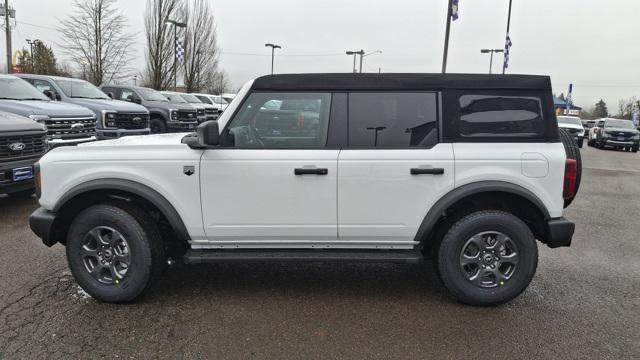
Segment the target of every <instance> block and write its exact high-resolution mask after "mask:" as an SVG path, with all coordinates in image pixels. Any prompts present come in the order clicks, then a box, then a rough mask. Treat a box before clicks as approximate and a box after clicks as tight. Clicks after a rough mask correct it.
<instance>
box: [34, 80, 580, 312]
mask: <svg viewBox="0 0 640 360" xmlns="http://www.w3.org/2000/svg"><path fill="white" fill-rule="evenodd" d="M266 104H270V105H269V106H266ZM274 104H277V105H274ZM567 136H568V135H567V134H566V133H563V132H562V131H559V130H558V124H557V120H556V118H555V115H554V112H553V102H552V95H551V83H550V79H549V78H548V77H544V76H524V75H508V76H489V75H462V74H457V75H450V74H447V75H441V74H381V75H380V74H304V75H272V76H265V77H261V78H258V79H256V80H254V81H251V82H249V83H248V84H246V85H245V86H244V87H243V88H242V90H241V91H240V93H239V94H238V96H237V97H236V98H235V100H234V101H233V102H232V103H231V104H230V106H229V108H228V109H227V110H226V111H225V112H224V113H223V114H222V116H221V117H220V119H219V120H218V121H208V122H205V123H203V124H201V125H200V126H199V127H198V129H197V132H196V133H191V134H186V133H185V134H161V135H151V136H139V137H135V136H133V137H125V138H121V139H117V140H109V141H101V142H97V143H92V144H86V145H82V146H78V147H75V148H60V149H55V150H54V151H51V152H49V153H48V154H47V155H46V156H44V158H42V160H41V161H40V162H39V164H38V166H37V167H36V176H37V184H38V195H39V199H40V204H41V206H42V207H41V208H40V209H38V210H37V211H35V212H34V213H33V214H32V215H31V219H30V223H31V228H32V230H33V231H34V232H35V233H36V234H37V235H38V236H40V237H41V238H42V240H43V242H44V243H45V244H46V245H48V246H52V245H53V244H56V243H61V244H63V245H65V246H66V251H67V256H68V259H69V266H70V268H71V271H72V273H73V275H74V276H75V278H76V280H77V281H78V283H79V284H80V286H82V288H84V290H86V291H87V292H88V293H89V294H91V295H92V296H93V297H95V298H97V299H100V300H103V301H108V302H127V301H131V300H133V299H135V298H137V297H138V296H139V295H141V294H142V293H143V291H144V290H145V288H147V286H148V285H149V284H150V283H151V282H152V280H153V279H154V278H156V277H157V276H158V275H159V274H160V273H161V270H162V268H163V267H164V266H165V265H166V264H167V262H168V259H174V260H184V262H186V263H194V262H229V261H241V262H247V261H291V260H295V261H373V262H401V263H407V262H419V261H421V260H422V259H423V258H425V257H429V258H432V259H433V260H434V261H433V263H434V264H435V266H436V270H437V272H438V274H439V276H440V277H441V278H442V280H443V283H444V285H445V286H446V287H447V288H448V289H449V290H450V292H451V294H452V295H453V296H454V298H455V299H457V300H459V301H461V302H463V303H466V304H472V305H496V304H501V303H504V302H507V301H509V300H511V299H513V298H515V297H516V296H518V295H519V294H520V293H521V292H522V291H524V290H525V288H526V287H527V286H528V284H529V282H530V281H531V279H532V277H533V275H534V273H535V270H536V266H537V259H538V252H537V243H536V239H537V240H539V241H540V242H542V243H544V244H546V245H547V246H549V247H559V246H569V245H570V243H571V238H572V235H573V232H574V224H573V223H572V222H570V221H568V220H566V219H565V218H563V216H562V213H563V208H564V207H565V206H567V205H568V204H569V203H570V202H571V200H572V199H573V197H574V196H575V194H576V192H577V186H578V184H579V175H580V174H579V173H580V168H579V166H580V160H579V157H577V156H578V155H579V153H578V154H576V151H577V149H576V148H575V144H574V143H573V142H572V141H571V138H570V137H568V138H567ZM561 138H562V139H564V140H567V139H568V141H561ZM572 144H573V145H572ZM571 146H573V147H571ZM169 262H171V261H169Z"/></svg>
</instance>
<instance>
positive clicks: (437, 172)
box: [411, 168, 444, 175]
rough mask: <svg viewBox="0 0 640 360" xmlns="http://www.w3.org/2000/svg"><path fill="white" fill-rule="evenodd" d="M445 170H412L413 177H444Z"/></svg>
mask: <svg viewBox="0 0 640 360" xmlns="http://www.w3.org/2000/svg"><path fill="white" fill-rule="evenodd" d="M442 174H444V169H443V168H411V175H442Z"/></svg>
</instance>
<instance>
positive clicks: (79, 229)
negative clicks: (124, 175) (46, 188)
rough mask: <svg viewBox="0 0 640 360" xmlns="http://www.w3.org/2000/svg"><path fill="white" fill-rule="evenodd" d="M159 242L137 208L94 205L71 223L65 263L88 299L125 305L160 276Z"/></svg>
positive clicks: (161, 254) (157, 235) (160, 241)
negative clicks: (92, 298) (66, 262)
mask: <svg viewBox="0 0 640 360" xmlns="http://www.w3.org/2000/svg"><path fill="white" fill-rule="evenodd" d="M161 239H162V238H161V236H160V233H159V232H158V229H157V226H156V225H155V224H154V223H153V221H152V220H151V219H150V218H149V217H148V215H147V214H145V213H144V212H142V211H141V210H139V209H138V208H135V207H133V206H130V205H127V204H122V205H111V204H101V205H95V206H92V207H90V208H87V209H86V210H84V211H82V212H81V213H80V214H79V215H78V216H77V217H76V218H75V219H74V220H73V222H72V224H71V227H70V229H69V233H68V236H67V244H66V245H67V248H66V250H67V260H68V262H69V267H70V268H71V272H72V274H73V276H74V277H75V279H76V281H77V282H78V284H79V285H80V286H81V287H82V289H84V290H85V291H86V292H87V293H89V295H91V296H93V297H94V298H96V299H98V300H101V301H106V302H113V303H123V302H129V301H132V300H134V299H136V298H137V297H138V296H140V295H141V294H142V292H143V291H144V290H145V289H146V288H147V287H148V285H149V284H150V283H151V282H152V280H154V279H155V278H156V277H157V276H158V275H159V273H160V272H161V271H162V264H163V259H164V258H163V253H164V249H163V246H162V240H161Z"/></svg>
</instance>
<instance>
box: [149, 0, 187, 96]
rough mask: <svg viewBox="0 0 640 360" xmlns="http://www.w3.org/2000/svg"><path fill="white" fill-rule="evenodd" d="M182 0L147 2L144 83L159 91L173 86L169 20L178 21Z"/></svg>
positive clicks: (172, 47) (171, 38)
mask: <svg viewBox="0 0 640 360" xmlns="http://www.w3.org/2000/svg"><path fill="white" fill-rule="evenodd" d="M182 3H183V2H182V0H147V12H146V14H145V32H146V38H147V53H146V59H147V66H146V69H145V71H144V82H145V84H146V85H147V86H150V87H152V88H154V89H157V90H166V89H168V88H169V87H170V86H171V80H172V74H173V65H174V61H173V57H174V46H175V45H174V43H173V40H174V39H173V33H172V32H171V28H170V27H168V26H167V21H168V20H176V18H177V17H178V14H179V13H181V12H182V11H181V10H182V9H181V5H182Z"/></svg>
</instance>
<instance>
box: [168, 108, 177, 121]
mask: <svg viewBox="0 0 640 360" xmlns="http://www.w3.org/2000/svg"><path fill="white" fill-rule="evenodd" d="M169 113H170V114H171V120H178V110H169Z"/></svg>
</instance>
